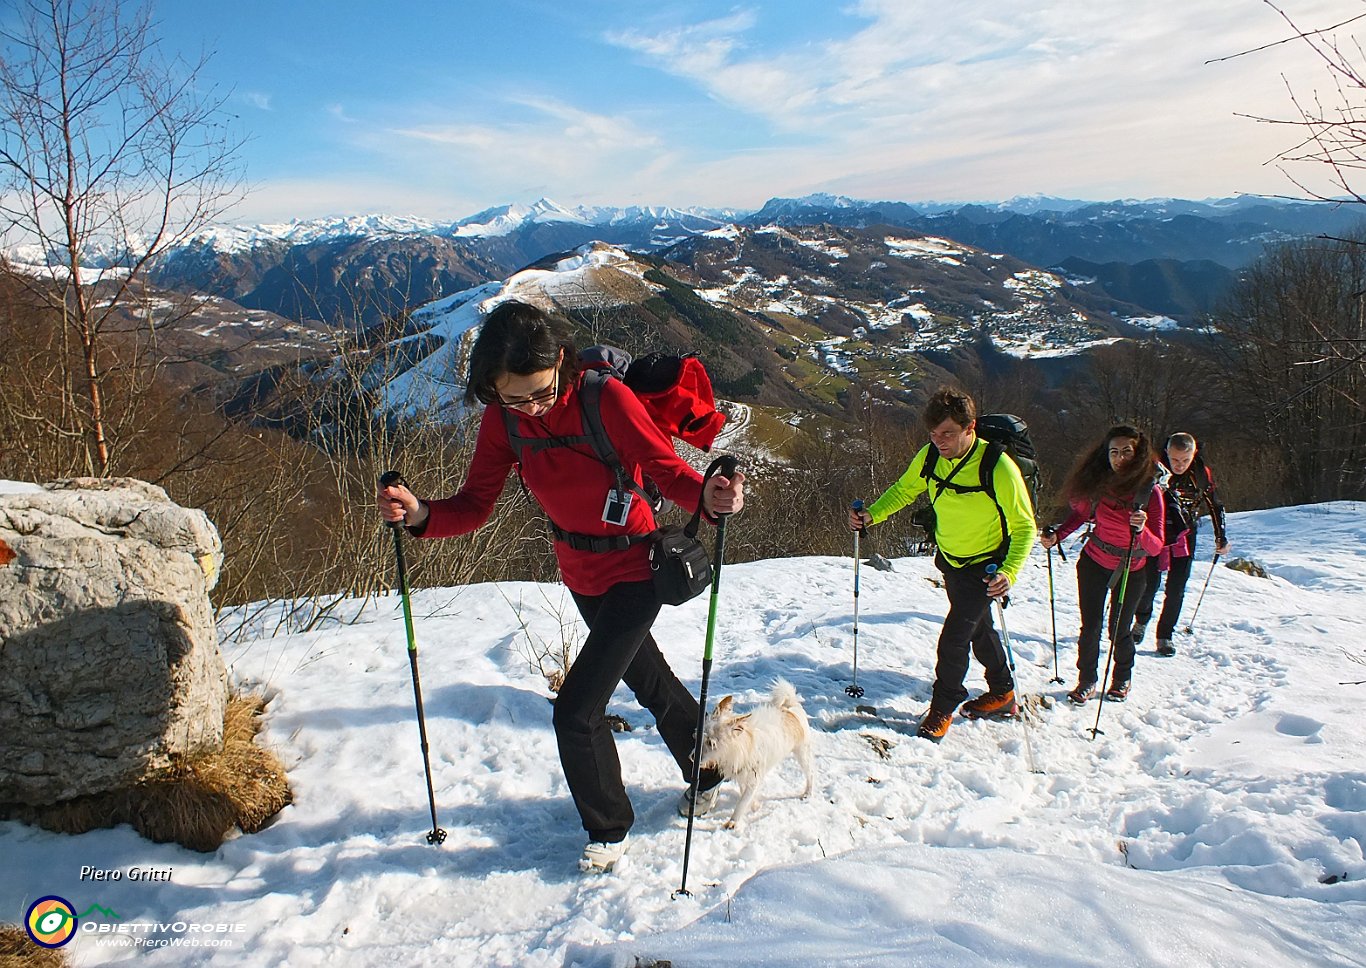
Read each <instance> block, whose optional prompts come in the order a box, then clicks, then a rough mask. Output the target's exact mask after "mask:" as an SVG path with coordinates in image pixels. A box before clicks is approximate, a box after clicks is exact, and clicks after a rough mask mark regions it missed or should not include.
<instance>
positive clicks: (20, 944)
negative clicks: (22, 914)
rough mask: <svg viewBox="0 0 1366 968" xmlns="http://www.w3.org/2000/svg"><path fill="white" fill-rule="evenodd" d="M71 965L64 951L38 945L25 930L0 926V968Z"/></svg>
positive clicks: (39, 967) (42, 967)
mask: <svg viewBox="0 0 1366 968" xmlns="http://www.w3.org/2000/svg"><path fill="white" fill-rule="evenodd" d="M70 964H71V962H70V960H69V959H68V958H67V956H66V952H64V951H62V949H60V948H44V947H43V946H42V945H36V944H34V943H33V939H32V938H30V937H29V936H28V932H27V931H25V930H24V929H23V928H21V927H19V926H17V925H13V924H0V968H67V966H69V965H70Z"/></svg>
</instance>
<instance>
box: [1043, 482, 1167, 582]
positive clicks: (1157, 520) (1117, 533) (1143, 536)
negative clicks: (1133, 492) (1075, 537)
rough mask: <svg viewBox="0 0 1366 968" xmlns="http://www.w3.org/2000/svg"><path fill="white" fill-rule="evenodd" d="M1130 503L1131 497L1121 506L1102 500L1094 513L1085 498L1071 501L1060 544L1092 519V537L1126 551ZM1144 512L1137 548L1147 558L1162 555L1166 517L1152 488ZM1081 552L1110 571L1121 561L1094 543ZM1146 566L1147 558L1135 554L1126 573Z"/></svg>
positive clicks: (1162, 503)
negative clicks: (1144, 519) (1145, 513)
mask: <svg viewBox="0 0 1366 968" xmlns="http://www.w3.org/2000/svg"><path fill="white" fill-rule="evenodd" d="M1131 501H1132V497H1131V498H1130V500H1129V501H1125V502H1124V503H1122V504H1121V503H1119V502H1117V501H1116V500H1114V499H1113V498H1104V499H1103V500H1101V501H1100V503H1098V504H1096V505H1095V506H1094V511H1093V510H1092V504H1091V502H1090V501H1088V500H1086V499H1085V498H1075V499H1073V500H1072V501H1071V502H1069V503H1070V506H1071V509H1072V510H1071V512H1070V513H1069V514H1068V515H1067V519H1066V520H1065V521H1063V523H1062V524H1060V525H1058V528H1057V535H1058V538H1059V540H1061V539H1062V538H1065V537H1067V536H1068V535H1069V534H1071V533H1072V532H1074V531H1076V530H1077V529H1078V528H1080V527H1081V526H1082V525H1083V524H1085V523H1086V522H1087V521H1090V520H1092V519H1093V518H1094V520H1095V526H1094V528H1093V529H1092V533H1093V535H1094V536H1095V537H1097V538H1099V539H1100V540H1101V541H1104V542H1105V543H1106V544H1108V545H1111V546H1112V547H1116V548H1127V547H1128V546H1129V515H1130V514H1131V513H1132V506H1131ZM1147 511H1148V520H1147V522H1146V523H1145V524H1144V525H1143V530H1142V531H1140V532H1139V533H1138V541H1137V542H1136V546H1137V547H1141V548H1142V549H1143V551H1144V552H1146V553H1147V555H1156V554H1159V553H1161V551H1162V528H1163V524H1162V522H1163V520H1164V519H1165V517H1166V503H1165V499H1164V498H1163V496H1162V488H1160V487H1154V488H1153V493H1152V496H1151V497H1149V498H1148V507H1147ZM1083 551H1084V552H1085V553H1086V554H1088V555H1090V556H1091V558H1092V560H1094V561H1095V562H1096V564H1098V565H1100V566H1101V567H1102V568H1109V569H1111V570H1113V569H1115V568H1118V567H1119V566H1120V565H1121V564H1122V563H1123V561H1124V559H1123V557H1122V556H1120V555H1116V554H1112V553H1111V552H1108V551H1104V550H1102V549H1101V548H1099V547H1098V546H1097V545H1096V543H1095V542H1094V541H1087V542H1086V546H1085V548H1083ZM1146 563H1147V557H1146V556H1145V555H1140V554H1138V553H1135V555H1134V558H1133V560H1132V561H1131V562H1130V564H1129V570H1130V571H1136V570H1138V569H1139V568H1142V567H1143V566H1144V564H1146Z"/></svg>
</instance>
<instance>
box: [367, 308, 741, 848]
mask: <svg viewBox="0 0 1366 968" xmlns="http://www.w3.org/2000/svg"><path fill="white" fill-rule="evenodd" d="M582 380H583V375H582V374H581V373H580V372H579V368H578V354H577V352H576V351H575V348H574V344H573V341H572V338H571V336H570V331H569V324H568V323H567V321H565V320H563V319H562V318H560V317H558V316H553V315H550V314H548V313H546V312H543V311H542V310H540V309H538V308H536V307H534V306H530V305H527V304H525V303H519V302H504V303H501V304H500V305H498V306H497V307H496V308H495V309H493V310H492V311H491V312H490V313H489V314H488V316H487V317H486V318H485V320H484V322H483V324H482V328H481V331H480V334H479V336H478V338H477V339H476V340H475V344H474V347H473V349H472V350H471V352H470V364H469V380H468V388H467V390H466V394H465V399H466V402H468V403H474V402H476V401H478V402H481V403H483V404H485V409H484V413H483V415H482V418H481V420H480V424H479V433H478V437H477V438H476V442H475V447H474V457H473V459H472V460H471V463H470V468H469V471H468V473H467V475H466V478H465V483H464V484H463V485H462V486H461V488H460V490H459V491H458V492H457V493H456V494H455V495H454V496H452V497H448V498H442V499H436V500H419V499H418V498H417V497H415V496H414V495H413V494H412V493H411V492H410V491H409V490H408V489H407V488H406V487H402V486H390V487H385V488H382V489H380V490H379V492H378V494H377V500H378V504H379V508H380V513H381V516H382V517H383V518H384V519H385V520H386V521H402V522H403V523H404V524H405V525H406V526H407V528H408V530H409V532H410V533H411V534H413V535H415V536H417V537H422V538H444V537H450V536H452V535H461V534H466V533H468V532H470V531H473V530H475V529H476V528H478V527H480V526H481V525H482V524H483V523H484V522H485V521H487V520H488V518H489V515H490V513H491V512H492V510H493V506H494V503H495V502H496V501H497V499H498V496H499V495H500V494H501V493H502V491H503V485H504V483H505V481H506V480H507V476H508V474H509V472H510V471H511V470H512V469H513V467H514V465H516V464H518V462H519V457H520V464H521V473H522V480H523V482H524V483H525V485H526V487H527V489H528V490H529V491H530V492H531V494H532V496H533V497H535V498H536V500H537V501H538V502H539V503H540V505H541V507H542V508H543V509H544V510H545V513H546V515H547V517H549V518H550V521H551V522H552V524H553V525H555V527H556V528H557V529H558V532H559V533H561V535H562V536H561V537H557V539H556V541H555V554H556V558H557V560H558V562H559V566H560V575H561V577H562V578H563V579H564V583H565V585H566V586H567V587H568V588H569V591H570V593H571V594H572V595H573V596H574V602H575V604H576V605H577V606H578V609H579V614H580V615H582V616H583V620H584V622H585V623H586V624H587V626H588V629H589V632H588V637H587V638H586V639H585V640H584V643H583V646H582V648H581V649H580V650H579V655H578V657H577V658H576V659H575V660H574V663H573V665H572V666H571V667H570V669H569V672H568V674H567V675H566V676H565V680H564V684H563V685H562V686H561V688H560V691H559V694H558V695H557V697H556V699H555V711H554V714H553V721H554V727H555V738H556V740H557V742H558V745H559V752H560V763H561V765H562V766H563V768H564V775H565V779H566V780H567V781H568V783H569V791H570V794H571V795H572V796H573V798H574V805H575V806H576V807H577V808H578V811H579V816H580V817H581V819H582V820H583V827H584V829H585V830H586V831H587V832H588V838H589V840H588V844H587V846H586V847H585V848H584V855H583V858H582V859H581V860H580V862H579V864H580V867H581V868H582V869H583V870H585V871H589V870H596V871H607V870H611V869H612V866H613V865H614V864H615V863H616V861H617V860H618V859H619V858H620V857H621V855H622V854H623V853H624V852H625V849H626V835H627V831H629V830H630V829H631V825H632V823H633V822H634V819H635V815H634V812H633V811H632V809H631V801H630V799H629V798H628V797H627V795H626V789H625V787H624V785H623V784H622V779H621V763H620V761H619V759H618V757H617V750H616V744H615V741H614V739H613V736H612V730H611V728H610V726H609V725H608V723H607V719H606V710H607V702H608V700H609V699H610V698H611V696H612V693H613V691H614V690H615V689H616V687H617V685H618V683H620V682H622V681H625V683H626V685H627V686H629V687H630V688H631V691H632V692H633V693H634V694H635V696H636V699H637V701H639V702H640V704H641V705H642V706H644V707H645V708H647V709H649V710H650V712H651V713H652V714H653V715H654V717H655V721H656V723H657V724H658V727H659V734H660V737H661V738H662V739H663V740H664V743H665V745H666V746H667V747H668V748H669V752H670V753H672V754H673V757H674V759H675V760H676V761H677V763H678V766H679V769H680V770H681V771H682V774H683V777H684V780H685V781H688V780H691V776H692V772H691V771H692V766H691V761H692V753H693V742H694V732H695V729H696V725H697V718H698V705H697V700H696V699H694V698H693V696H692V693H690V692H689V691H688V690H687V688H685V687H684V686H683V684H682V683H681V682H679V680H678V677H677V676H675V675H674V673H673V671H672V670H671V669H670V668H669V666H668V663H667V662H665V660H664V656H663V655H662V654H661V653H660V651H659V646H658V645H657V644H656V643H655V640H654V638H653V637H652V636H651V635H650V627H651V626H652V625H653V624H654V620H655V617H656V616H657V615H658V614H659V609H660V603H659V600H658V599H657V598H656V596H655V591H654V583H653V581H652V579H651V575H650V563H649V542H648V541H646V540H644V539H645V538H646V537H647V536H648V535H649V534H650V532H652V531H654V530H655V521H654V514H653V512H652V510H651V508H650V506H649V502H648V501H646V500H643V499H637V498H635V497H634V493H633V492H632V491H631V490H629V489H628V490H626V493H624V494H620V493H615V492H616V491H617V487H618V482H617V480H616V478H615V476H614V473H613V471H612V469H611V468H609V467H608V466H607V465H606V464H604V463H602V462H601V461H600V460H599V459H598V458H597V456H596V455H595V454H594V452H593V448H592V446H591V445H590V444H588V443H583V444H579V445H574V446H553V447H546V448H544V449H539V450H538V449H534V448H526V449H525V450H523V452H522V454H521V455H518V454H514V453H513V450H512V447H511V445H510V443H509V438H508V430H507V425H506V422H505V416H504V414H505V412H507V411H510V412H513V413H515V414H516V415H517V417H518V424H517V431H518V434H519V435H521V436H522V437H529V438H538V437H541V438H544V437H558V438H568V437H580V438H582V437H583V435H584V434H585V428H584V425H583V416H582V411H581V407H580V401H579V394H580V390H581V386H582ZM600 410H601V413H602V422H603V426H604V429H605V430H606V432H607V435H608V437H609V438H610V439H611V441H612V444H613V447H614V448H615V450H616V453H617V456H618V458H619V459H620V461H621V463H622V465H623V466H624V467H625V468H626V471H627V472H628V473H629V474H630V475H632V477H633V478H634V480H635V482H636V484H637V485H639V484H640V483H641V473H642V471H643V472H644V473H645V474H647V475H649V477H651V478H652V479H653V480H654V482H655V484H656V485H657V486H658V487H659V489H660V490H661V491H662V492H663V494H664V496H665V497H667V498H669V499H670V500H672V501H673V502H675V503H676V504H678V505H680V506H681V507H684V508H695V507H697V504H698V502H699V500H700V501H701V503H702V507H703V510H704V511H705V512H706V513H707V515H708V516H709V517H712V518H713V519H714V516H715V515H717V514H733V513H735V512H737V511H739V510H740V509H741V508H742V507H743V506H744V484H743V482H744V474H742V473H739V472H737V473H736V474H735V476H734V477H733V478H729V479H727V478H725V477H722V476H720V475H717V476H715V477H712V478H711V479H710V480H709V481H708V482H707V486H706V488H705V490H704V489H703V485H702V478H701V476H700V475H699V474H698V473H697V472H696V471H694V470H693V469H692V468H691V467H689V466H688V464H687V463H686V462H685V461H683V460H682V459H681V458H680V457H678V455H677V454H676V453H675V452H674V448H673V442H672V441H671V440H670V439H668V438H667V437H666V436H665V435H664V434H663V433H662V432H660V430H659V429H658V428H657V427H656V426H655V425H654V423H653V421H651V419H650V417H649V416H648V414H646V412H645V409H644V407H643V406H642V404H641V403H640V401H639V400H638V399H637V398H636V396H635V394H634V393H632V392H631V391H630V390H629V389H628V388H627V387H626V386H624V385H623V384H622V383H620V382H619V381H617V380H606V381H604V382H603V385H602V396H601V407H600ZM609 492H613V493H611V494H610V495H609ZM623 504H625V505H626V508H625V513H624V514H623V513H622V505H623ZM609 505H610V506H611V508H612V509H611V510H610V511H609V510H608V507H609ZM594 539H619V540H611V541H595V540H594ZM592 544H598V545H604V546H605V545H615V546H616V547H612V548H611V549H610V550H589V549H588V548H587V547H585V546H586V545H592ZM571 545H579V547H572V546H571ZM720 781H721V778H720V776H719V774H716V773H715V772H714V771H703V773H702V775H701V776H700V777H699V782H698V789H699V794H698V798H697V805H696V807H695V809H694V813H695V814H697V813H701V812H704V810H705V809H706V808H709V807H710V806H711V805H712V803H714V801H715V796H716V792H715V788H716V786H717V785H718V784H719V783H720ZM684 796H685V797H686V796H687V793H686V791H685V793H684Z"/></svg>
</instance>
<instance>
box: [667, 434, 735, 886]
mask: <svg viewBox="0 0 1366 968" xmlns="http://www.w3.org/2000/svg"><path fill="white" fill-rule="evenodd" d="M739 469H740V464H739V462H738V461H737V460H736V459H735V458H734V457H731V456H729V455H727V456H724V457H718V458H716V460H714V461H712V462H711V465H710V466H709V467H708V468H707V472H706V474H704V475H702V490H703V491H705V490H706V489H707V482H708V481H710V480H711V478H712V477H714V476H716V475H717V474H719V475H721V476H722V477H724V478H726V479H727V480H732V479H734V477H735V473H736V471H738V470H739ZM729 517H730V512H718V513H717V515H716V550H715V552H713V554H712V564H711V598H710V601H709V602H708V605H707V643H706V646H705V647H704V648H703V650H702V688H701V691H700V693H699V695H698V697H697V733H696V736H695V743H694V745H693V753H692V783H690V784H689V786H688V832H687V834H686V835H685V836H684V838H683V877H682V880H681V881H680V882H679V885H678V890H676V891H674V892H673V894H671V895H670V897H672V898H678V897H691V894H690V893H689V892H688V861H689V859H690V858H691V857H692V826H693V813H694V811H695V810H696V808H697V787H698V783H699V781H700V780H701V777H702V732H703V730H704V729H705V728H706V725H707V685H708V683H709V682H710V680H711V655H712V643H713V642H714V641H715V638H716V598H717V595H718V594H719V592H720V590H721V566H722V565H723V564H725V560H726V519H727V518H729Z"/></svg>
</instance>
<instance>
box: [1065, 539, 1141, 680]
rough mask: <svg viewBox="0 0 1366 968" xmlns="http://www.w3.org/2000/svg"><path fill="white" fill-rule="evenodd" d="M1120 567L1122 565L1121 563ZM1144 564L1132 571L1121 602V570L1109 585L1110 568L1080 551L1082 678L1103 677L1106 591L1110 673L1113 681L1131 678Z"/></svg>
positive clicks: (1079, 658) (1079, 653)
mask: <svg viewBox="0 0 1366 968" xmlns="http://www.w3.org/2000/svg"><path fill="white" fill-rule="evenodd" d="M1118 567H1120V568H1122V567H1123V564H1122V563H1121V564H1120V565H1119V566H1118ZM1145 570H1146V569H1144V568H1135V569H1134V570H1133V571H1131V572H1129V581H1128V584H1127V586H1126V587H1125V589H1124V602H1123V604H1122V605H1121V604H1120V602H1119V590H1120V586H1121V585H1124V581H1123V578H1124V576H1123V575H1122V574H1121V575H1119V576H1118V578H1117V580H1116V581H1115V585H1114V588H1113V589H1111V588H1110V576H1111V575H1113V574H1114V572H1113V571H1111V570H1110V569H1109V568H1106V567H1105V566H1104V565H1102V564H1100V563H1099V562H1098V561H1096V559H1094V558H1092V557H1091V556H1090V555H1088V554H1087V553H1086V552H1085V551H1082V552H1081V554H1079V555H1077V602H1078V603H1079V604H1080V606H1081V635H1080V636H1078V638H1077V678H1078V679H1079V680H1080V681H1082V682H1097V681H1099V679H1100V676H1099V675H1098V672H1097V670H1098V668H1099V664H1100V628H1101V616H1102V615H1103V614H1104V613H1105V599H1106V593H1107V592H1108V593H1109V599H1110V621H1109V622H1108V623H1106V624H1107V627H1108V632H1109V635H1110V637H1111V638H1112V639H1113V640H1114V643H1115V645H1114V656H1113V659H1114V668H1113V671H1112V672H1111V674H1110V681H1111V682H1115V683H1117V682H1128V681H1129V679H1130V678H1131V677H1132V676H1133V672H1134V634H1133V624H1134V609H1136V608H1138V600H1139V599H1140V598H1142V597H1143V582H1144V572H1145Z"/></svg>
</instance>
